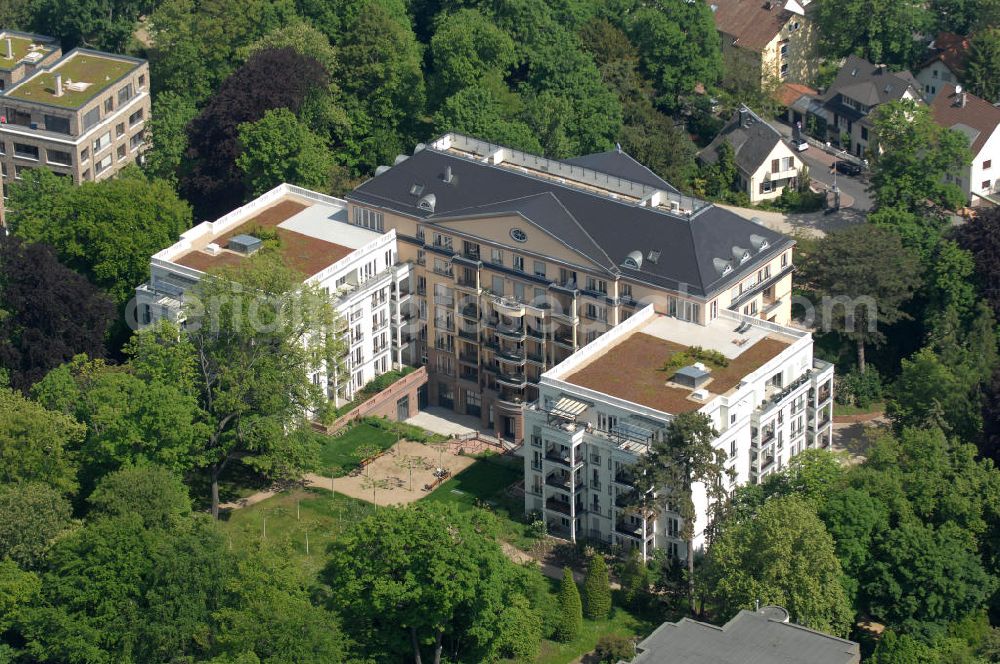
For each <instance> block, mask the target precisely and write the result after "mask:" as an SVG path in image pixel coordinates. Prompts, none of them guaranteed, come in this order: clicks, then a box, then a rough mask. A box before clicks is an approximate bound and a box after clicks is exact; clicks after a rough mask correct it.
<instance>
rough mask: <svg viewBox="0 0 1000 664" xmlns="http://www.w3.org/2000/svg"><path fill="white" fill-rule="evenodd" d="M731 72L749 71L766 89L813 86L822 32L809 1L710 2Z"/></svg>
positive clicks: (740, 0)
mask: <svg viewBox="0 0 1000 664" xmlns="http://www.w3.org/2000/svg"><path fill="white" fill-rule="evenodd" d="M710 6H711V8H712V12H713V14H714V15H715V28H716V30H718V31H719V36H720V38H721V39H722V56H723V58H724V59H725V60H726V64H727V69H728V70H730V71H737V72H739V70H740V69H741V68H747V69H749V70H750V71H751V72H753V74H754V75H756V76H759V78H760V81H761V84H762V85H765V86H767V85H773V84H775V83H778V82H788V83H805V84H812V82H813V79H815V78H816V74H817V72H818V66H819V53H818V50H817V40H818V38H819V37H818V33H817V30H816V27H815V25H814V24H813V21H812V19H811V18H810V16H809V14H810V12H809V9H811V7H810V2H809V1H808V0H802V1H801V2H799V1H798V0H762V1H754V0H710Z"/></svg>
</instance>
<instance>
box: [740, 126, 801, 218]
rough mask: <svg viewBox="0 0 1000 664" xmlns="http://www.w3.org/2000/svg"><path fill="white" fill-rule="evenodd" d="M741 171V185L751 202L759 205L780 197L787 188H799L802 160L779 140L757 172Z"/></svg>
mask: <svg viewBox="0 0 1000 664" xmlns="http://www.w3.org/2000/svg"><path fill="white" fill-rule="evenodd" d="M739 170H740V174H739V177H740V184H741V185H742V186H743V190H744V191H746V193H747V195H749V196H750V202H751V203H759V202H761V201H769V200H773V199H775V198H778V197H780V196H781V192H783V191H784V190H785V188H786V187H792V188H793V189H794V188H795V187H797V186H798V178H799V175H800V174H801V173H802V160H801V159H799V156H798V154H796V153H795V152H793V151H792V149H791V148H790V147H788V145H786V144H785V142H784V141H783V140H778V141H775V143H774V148H773V149H772V150H771V152H770V154H768V155H767V156H766V157H765V158H764V160H763V161H762V162H761V164H760V166H758V167H757V170H756V171H754V172H753V173H748V172H745V171H744V170H743V169H742V168H741V169H739Z"/></svg>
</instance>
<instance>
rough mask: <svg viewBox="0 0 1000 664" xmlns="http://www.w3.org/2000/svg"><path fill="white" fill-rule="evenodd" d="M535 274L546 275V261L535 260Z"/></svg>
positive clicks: (537, 275) (538, 275)
mask: <svg viewBox="0 0 1000 664" xmlns="http://www.w3.org/2000/svg"><path fill="white" fill-rule="evenodd" d="M535 276H536V277H543V278H544V277H545V263H543V262H542V261H535Z"/></svg>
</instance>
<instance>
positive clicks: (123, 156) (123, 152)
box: [118, 143, 125, 159]
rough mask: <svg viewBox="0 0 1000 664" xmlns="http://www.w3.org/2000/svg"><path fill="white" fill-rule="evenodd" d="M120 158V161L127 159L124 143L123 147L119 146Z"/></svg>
mask: <svg viewBox="0 0 1000 664" xmlns="http://www.w3.org/2000/svg"><path fill="white" fill-rule="evenodd" d="M118 158H119V159H124V158H125V144H124V143H122V144H121V145H119V146H118Z"/></svg>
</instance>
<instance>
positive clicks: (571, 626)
mask: <svg viewBox="0 0 1000 664" xmlns="http://www.w3.org/2000/svg"><path fill="white" fill-rule="evenodd" d="M582 627H583V603H582V602H581V601H580V590H579V588H577V587H576V581H574V580H573V572H572V571H570V569H569V568H568V567H564V568H563V578H562V583H560V585H559V624H558V625H556V639H557V640H559V641H572V640H573V639H575V638H576V637H577V636H579V635H580V629H581V628H582Z"/></svg>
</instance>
